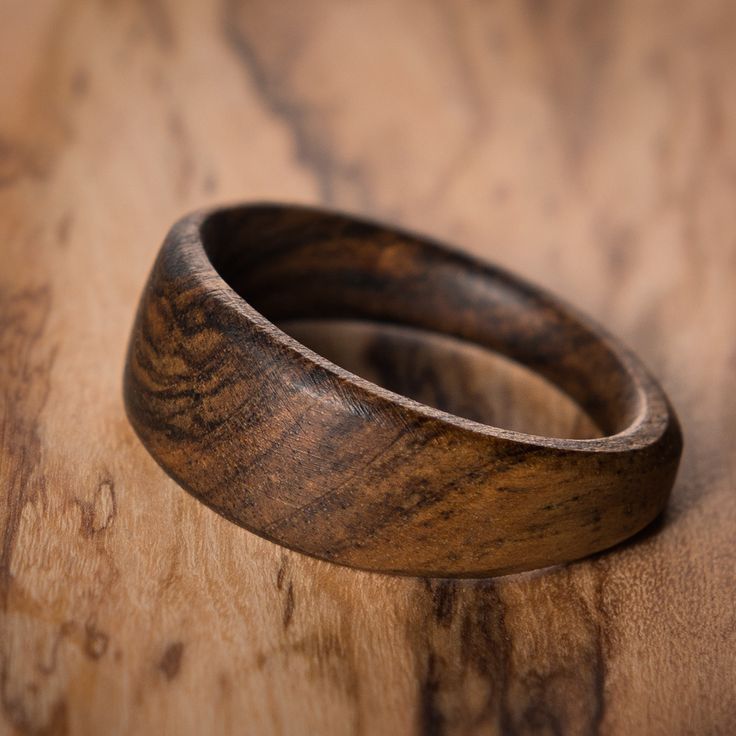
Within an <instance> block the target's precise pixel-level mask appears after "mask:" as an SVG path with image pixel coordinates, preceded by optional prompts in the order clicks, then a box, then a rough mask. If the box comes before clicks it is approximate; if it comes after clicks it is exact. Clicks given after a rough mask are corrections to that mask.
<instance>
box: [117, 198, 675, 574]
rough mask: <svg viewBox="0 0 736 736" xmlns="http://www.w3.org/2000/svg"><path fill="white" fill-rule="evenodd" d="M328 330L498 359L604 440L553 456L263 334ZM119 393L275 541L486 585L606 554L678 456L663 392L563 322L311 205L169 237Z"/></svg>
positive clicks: (185, 465) (580, 327)
mask: <svg viewBox="0 0 736 736" xmlns="http://www.w3.org/2000/svg"><path fill="white" fill-rule="evenodd" d="M240 295H244V296H245V298H246V299H247V302H246V301H245V300H244V298H243V297H242V296H240ZM264 315H266V316H264ZM335 318H339V319H359V320H371V321H377V322H384V323H390V324H394V325H402V326H409V327H415V328H421V329H423V330H428V331H432V332H435V333H441V334H445V335H450V336H454V337H456V338H461V339H463V340H466V341H470V342H473V343H476V344H479V345H481V346H484V347H486V348H489V349H491V350H494V351H497V352H499V353H502V354H504V355H506V356H508V357H509V358H512V359H513V360H516V361H518V362H520V363H522V364H524V365H526V366H528V367H529V368H531V369H532V370H534V371H535V372H537V373H539V374H541V375H542V376H544V377H545V378H547V379H548V380H549V381H551V382H552V383H554V384H556V385H557V386H558V387H560V388H561V389H562V390H563V391H564V392H566V393H567V394H569V395H570V396H571V397H572V398H573V399H574V400H575V401H576V402H577V403H578V404H579V405H580V407H581V408H582V409H583V410H584V411H585V412H586V413H587V414H589V415H590V417H591V418H592V419H593V421H594V422H595V423H596V424H597V425H598V426H599V427H600V428H601V430H602V431H603V432H604V433H606V435H607V436H605V437H600V438H592V439H557V438H552V437H542V436H536V435H529V434H524V433H521V432H515V431H510V430H506V429H500V428H497V427H492V426H489V425H485V424H480V423H478V422H474V421H471V420H469V419H465V418H463V417H459V416H454V415H452V414H449V413H446V412H443V411H440V410H438V409H435V408H432V407H429V406H425V405H423V404H420V403H419V402H417V401H414V400H412V399H410V398H407V397H404V396H401V395H398V394H396V393H393V392H391V391H388V390H386V389H384V388H382V387H380V386H377V385H375V384H372V383H370V382H369V381H366V380H364V379H363V378H360V377H358V376H356V375H354V374H352V373H350V372H348V371H347V370H345V369H343V368H340V367H339V366H337V365H335V364H333V363H331V362H330V361H328V360H326V359H325V358H323V357H321V356H320V355H317V354H316V353H315V352H313V351H312V350H310V349H308V348H306V347H305V346H304V345H301V344H300V343H299V342H297V341H296V340H295V339H293V338H292V337H290V336H288V335H287V334H285V333H284V332H282V331H281V330H280V329H279V328H278V327H276V326H275V324H273V322H281V321H285V320H293V319H335ZM124 384H125V385H124V394H125V403H126V408H127V412H128V416H129V418H130V421H131V423H132V425H133V427H134V429H135V430H136V432H137V434H138V435H139V437H140V438H141V440H142V442H143V444H144V445H145V446H146V448H147V449H148V451H149V452H150V453H151V455H153V457H154V458H155V459H156V460H157V462H158V463H159V464H160V465H161V466H162V467H163V468H164V470H166V471H167V473H169V475H171V476H172V477H173V478H174V479H175V480H176V481H177V482H178V483H179V484H181V485H182V486H183V487H184V488H186V489H187V490H188V491H190V492H191V493H192V494H193V495H194V496H196V497H197V498H199V499H200V500H201V501H203V502H204V503H205V504H207V505H208V506H210V507H211V508H213V509H214V510H215V511H217V512H219V513H220V514H222V515H223V516H225V517H227V518H228V519H231V520H232V521H234V522H236V523H237V524H240V525H241V526H243V527H245V528H247V529H249V530H251V531H253V532H255V533H256V534H259V535H261V536H263V537H266V538H267V539H270V540H272V541H274V542H277V543H279V544H282V545H285V546H287V547H290V548H292V549H295V550H298V551H300V552H304V553H307V554H309V555H313V556H315V557H319V558H322V559H325V560H330V561H332V562H336V563H340V564H344V565H348V566H351V567H357V568H363V569H368V570H375V571H381V572H391V573H402V574H413V575H432V576H466V577H468V576H485V575H496V574H503V573H508V572H515V571H520V570H527V569H532V568H536V567H543V566H546V565H552V564H557V563H562V562H567V561H571V560H575V559H578V558H581V557H584V556H586V555H589V554H591V553H594V552H597V551H600V550H603V549H606V548H608V547H610V546H612V545H614V544H616V543H618V542H621V541H622V540H624V539H626V538H628V537H630V536H631V535H633V534H635V533H636V532H638V531H639V530H641V529H642V528H644V527H645V526H646V525H647V524H649V523H650V522H651V521H652V520H653V519H654V518H655V517H656V516H657V515H658V514H659V513H660V512H661V511H662V509H663V508H664V506H665V504H666V501H667V498H668V496H669V492H670V490H671V488H672V485H673V483H674V479H675V475H676V472H677V466H678V464H679V459H680V454H681V450H682V437H681V433H680V428H679V424H678V421H677V418H676V416H675V414H674V411H673V410H672V408H671V407H670V404H669V402H668V400H667V397H666V396H665V395H664V393H663V391H662V389H661V388H660V387H659V386H658V384H657V383H656V381H655V380H654V379H653V378H652V377H651V376H650V375H649V374H648V372H647V371H646V370H645V368H644V367H643V366H642V365H641V363H640V362H639V360H638V359H637V358H636V356H634V355H633V354H632V353H631V352H630V351H628V350H627V349H626V348H624V347H623V346H622V345H621V344H620V343H619V342H618V341H617V340H615V339H614V338H612V337H611V336H610V335H608V334H607V333H606V332H605V331H603V330H602V329H601V328H600V327H598V326H597V325H595V324H593V323H592V322H591V321H590V320H588V319H587V318H586V317H584V316H582V315H580V314H578V313H577V312H576V311H575V310H573V309H572V308H570V307H569V306H567V305H564V304H562V303H561V302H560V301H559V300H557V299H556V298H554V297H552V296H550V295H549V294H547V293H545V292H543V291H541V290H540V289H537V288H535V287H533V286H530V285H529V284H527V283H525V282H524V281H522V280H520V279H519V278H517V277H515V276H513V275H511V274H509V273H507V272H505V271H503V270H500V269H498V268H496V267H493V266H490V265H487V264H485V263H483V262H480V261H478V260H476V259H474V258H472V257H470V256H468V255H464V254H461V253H459V252H456V251H453V250H451V249H449V248H447V247H446V246H444V245H440V244H438V243H435V242H433V241H431V240H428V239H426V238H423V237H418V236H416V235H413V234H410V233H407V232H403V231H401V230H397V229H393V228H389V227H384V226H381V225H378V224H374V223H370V222H366V221H363V220H358V219H356V218H353V217H349V216H345V215H341V214H336V213H330V212H324V211H321V210H316V209H310V208H303V207H294V206H280V205H248V206H240V207H234V208H229V209H219V210H210V211H205V212H198V213H195V214H192V215H190V216H188V217H185V218H184V219H182V220H180V221H179V222H178V223H177V224H176V225H174V227H173V228H172V229H171V231H170V232H169V234H168V236H167V238H166V240H165V242H164V244H163V246H162V248H161V251H160V253H159V255H158V258H157V261H156V263H155V265H154V268H153V271H152V273H151V276H150V278H149V281H148V284H147V286H146V288H145V291H144V294H143V296H142V299H141V304H140V306H139V310H138V314H137V317H136V321H135V325H134V327H133V332H132V337H131V342H130V346H129V352H128V357H127V362H126V369H125V381H124Z"/></svg>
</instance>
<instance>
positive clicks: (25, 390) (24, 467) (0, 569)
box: [0, 287, 56, 608]
mask: <svg viewBox="0 0 736 736" xmlns="http://www.w3.org/2000/svg"><path fill="white" fill-rule="evenodd" d="M50 310H51V291H50V289H49V288H48V287H41V288H37V289H29V290H26V291H23V292H20V293H13V292H10V291H5V290H2V289H0V369H2V372H3V375H2V379H3V381H2V385H3V396H2V399H3V405H2V407H1V409H2V411H0V443H2V455H3V458H4V462H5V464H6V470H5V477H6V478H8V479H9V482H8V484H7V485H6V487H5V489H4V495H5V505H4V508H3V511H4V516H3V517H2V537H1V539H0V543H1V544H2V546H1V547H0V607H1V608H5V607H6V605H7V600H8V595H9V592H10V586H11V583H12V574H11V562H12V559H13V549H14V544H15V539H16V536H17V534H18V529H19V526H20V520H21V514H22V513H23V507H24V506H25V505H26V504H27V503H29V502H31V501H32V500H34V499H35V498H36V497H37V496H38V495H43V494H44V493H45V486H46V480H45V476H44V474H43V472H41V470H40V468H41V456H42V445H41V439H40V437H39V434H38V421H39V416H40V414H41V412H42V410H43V408H44V406H45V404H46V400H47V398H48V393H49V380H50V372H51V368H52V366H53V363H54V358H55V354H56V346H55V345H53V344H52V345H49V343H48V341H46V342H44V343H42V337H43V336H44V332H45V329H46V322H47V320H48V316H49V312H50ZM31 379H33V380H31Z"/></svg>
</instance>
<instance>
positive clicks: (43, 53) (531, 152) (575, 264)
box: [0, 0, 736, 736]
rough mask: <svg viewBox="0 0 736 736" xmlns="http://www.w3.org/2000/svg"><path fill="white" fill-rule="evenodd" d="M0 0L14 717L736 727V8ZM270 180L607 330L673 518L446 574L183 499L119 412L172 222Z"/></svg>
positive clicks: (288, 727) (415, 728)
mask: <svg viewBox="0 0 736 736" xmlns="http://www.w3.org/2000/svg"><path fill="white" fill-rule="evenodd" d="M2 14H3V23H2V24H0V33H1V34H2V42H0V62H1V64H2V67H1V68H2V69H3V74H2V78H1V79H0V110H1V111H2V115H1V116H0V184H1V185H2V189H1V190H0V229H1V231H2V238H1V239H0V243H2V245H0V248H1V249H2V251H1V253H2V261H1V262H0V386H1V387H2V393H1V394H0V396H1V397H2V398H1V399H0V416H1V417H2V425H1V426H2V430H1V432H0V442H1V443H2V444H1V446H0V475H1V476H2V503H1V504H0V529H2V543H1V546H0V595H1V598H0V602H1V603H2V617H1V619H0V709H1V713H2V720H1V721H0V722H1V723H2V730H4V731H5V732H7V733H28V734H30V733H85V734H99V733H112V734H115V733H136V734H138V733H171V734H184V733H191V734H195V733H203V732H207V731H210V732H221V733H242V732H249V733H258V734H260V733H263V734H310V733H320V734H326V735H331V734H347V733H363V734H383V733H387V734H388V733H390V734H394V733H396V734H401V733H424V734H468V733H469V734H483V733H509V734H515V733H516V734H527V733H580V734H588V733H602V734H626V735H628V734H662V735H663V736H664V735H665V734H666V735H669V734H686V733H690V734H731V733H733V732H734V730H735V729H736V665H735V664H734V662H735V660H736V658H735V657H734V648H735V646H736V619H735V618H734V610H735V606H734V587H735V586H736V542H735V540H734V537H735V534H734V529H735V528H736V527H735V525H736V494H735V488H734V483H735V480H734V479H736V459H735V456H734V452H733V434H734V426H735V423H736V404H735V403H734V396H735V395H736V374H735V373H734V345H735V344H736V334H735V331H736V324H735V322H734V319H733V317H732V315H733V314H734V313H735V312H736V289H735V288H734V279H735V278H736V265H735V264H736V246H735V245H734V243H735V241H734V232H736V209H735V208H734V206H733V203H734V195H735V194H736V191H735V190H736V183H735V182H736V179H735V178H734V170H736V78H734V75H733V73H732V69H733V68H734V63H735V62H736V44H735V43H734V34H736V9H735V8H734V6H733V4H731V3H728V2H723V1H720V2H710V1H709V0H705V1H704V2H698V3H667V4H663V3H655V2H635V1H634V0H631V1H630V2H617V3H588V2H579V3H576V2H563V3H554V4H553V3H515V2H501V3H493V4H480V3H471V2H458V3H449V2H448V3H432V4H428V3H420V2H410V1H409V0H406V1H402V2H388V0H386V1H385V2H384V1H383V0H379V2H375V3H364V4H345V3H332V2H322V1H321V0H319V1H317V2H313V3H297V2H288V3H266V2H248V3H242V4H238V3H235V2H223V3H212V4H208V3H200V2H187V1H186V0H184V1H183V2H177V3H174V2H146V3H134V2H89V3H81V2H80V3H71V2H69V3H67V2H57V1H56V0H39V2H35V3H33V4H28V3H21V2H19V1H18V0H9V2H7V3H5V4H4V5H3V8H2ZM253 199H279V200H297V201H302V202H313V203H322V204H327V205H331V206H336V207H340V208H348V209H352V210H355V211H357V212H360V213H364V214H367V215H370V216H373V217H378V218H381V219H388V220H392V221H395V222H397V223H399V224H401V225H403V226H407V227H410V228H416V229H420V230H422V231H425V232H430V233H432V234H434V235H436V236H437V237H440V238H443V239H447V240H449V241H450V242H453V243H457V244H459V245H461V246H462V247H464V248H465V249H466V250H467V251H468V252H472V253H475V254H478V255H481V256H483V257H484V258H487V259H489V260H492V261H494V262H497V263H500V264H501V265H503V266H506V267H509V268H511V269H513V270H514V271H515V272H518V273H520V274H522V275H524V276H526V277H528V278H530V279H532V280H534V281H535V282H538V283H540V284H542V285H544V286H546V287H548V288H550V289H552V290H553V291H555V292H557V293H559V294H561V295H562V296H564V297H566V298H568V299H569V300H570V301H572V302H574V303H575V304H577V305H578V306H580V307H581V308H582V309H583V310H585V311H586V312H588V313H589V314H591V316H593V317H594V318H597V319H598V320H599V321H601V322H604V323H605V324H606V325H607V326H608V327H609V328H610V329H611V330H612V331H613V332H614V334H617V335H619V336H620V337H621V338H622V339H624V341H625V342H627V343H628V344H630V345H631V346H632V347H633V348H634V350H636V351H637V353H638V354H640V355H641V357H642V358H643V359H644V361H645V362H646V363H647V364H648V365H649V367H650V368H651V369H652V371H653V372H654V373H655V375H657V376H658V377H659V378H660V379H661V381H662V383H663V386H664V388H665V389H666V390H667V392H668V394H669V395H670V397H671V398H672V401H673V403H674V404H675V406H677V408H678V412H679V415H680V419H681V421H682V426H683V430H684V434H685V437H686V448H685V452H684V456H683V461H682V465H681V470H680V475H679V477H678V481H677V483H676V485H675V488H674V490H673V494H672V499H671V503H670V505H669V507H668V511H667V513H666V515H665V516H664V518H663V520H662V521H661V523H660V524H659V525H658V526H657V527H656V528H655V529H654V530H652V531H651V532H650V533H648V534H646V535H644V536H642V537H640V538H639V539H637V540H635V541H634V542H633V543H631V544H628V545H625V546H622V547H620V548H618V549H616V550H614V551H612V552H610V553H607V554H603V555H600V556H599V557H597V558H596V559H593V560H588V561H585V562H582V563H578V564H573V565H569V566H566V567H560V568H554V569H549V570H545V571H542V572H536V573H531V574H523V575H519V576H509V577H504V578H497V579H494V580H490V581H481V582H476V581H464V582H449V581H442V580H433V581H429V582H426V581H422V580H415V579H411V578H395V577H386V576H381V575H376V574H369V573H361V572H356V571H354V570H349V569H346V568H343V567H338V566H333V565H330V564H328V563H324V562H319V561H316V560H314V559H312V558H308V557H305V556H302V555H299V554H298V553H292V552H287V551H285V550H284V549H282V548H280V547H278V546H276V545H273V544H271V543H269V542H267V541H265V540H262V539H261V538H259V537H257V536H255V535H252V534H250V533H249V532H247V531H245V530H243V529H241V528H239V527H238V526H236V525H234V524H232V523H230V522H228V521H226V520H225V519H223V518H221V517H220V516H219V515H217V514H215V513H213V512H212V511H210V510H209V509H207V508H206V507H205V506H204V505H203V504H201V503H199V502H198V501H197V500H195V499H194V498H192V497H191V496H189V495H188V494H186V493H184V492H183V491H182V490H181V488H179V487H178V486H177V485H176V484H175V483H174V482H173V481H171V480H169V479H168V478H167V477H166V476H165V474H164V473H163V471H162V470H161V469H160V468H159V467H158V466H157V465H156V463H155V462H154V461H153V460H152V459H151V458H150V456H149V455H148V454H147V453H146V451H145V449H144V448H143V447H142V446H141V444H140V442H138V440H137V438H136V437H135V435H134V433H133V431H132V430H131V428H130V426H129V424H128V422H127V420H126V418H125V413H124V409H123V402H122V396H121V377H122V369H123V362H124V355H125V349H126V343H127V339H128V335H129V331H130V327H131V321H132V316H133V311H134V309H135V305H136V303H137V301H138V299H139V296H140V291H141V287H142V285H143V283H144V281H145V278H146V275H147V273H148V271H149V269H150V267H151V264H152V262H153V259H154V257H155V253H156V251H157V248H158V247H159V244H160V242H161V239H162V237H163V235H164V233H165V232H166V229H167V228H168V226H169V225H170V223H171V222H173V221H174V220H175V219H176V218H177V217H178V216H180V215H181V214H182V213H184V212H187V211H189V210H192V209H194V208H197V207H200V206H206V205H208V204H214V203H219V202H226V201H242V200H253ZM507 410H508V407H507ZM502 413H503V412H502ZM509 413H513V408H512V409H511V411H510V412H509ZM499 418H500V419H503V418H504V417H503V416H500V417H499ZM553 419H554V417H552V418H551V422H552V420H553ZM552 423H553V422H552ZM549 428H550V429H551V427H549Z"/></svg>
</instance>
